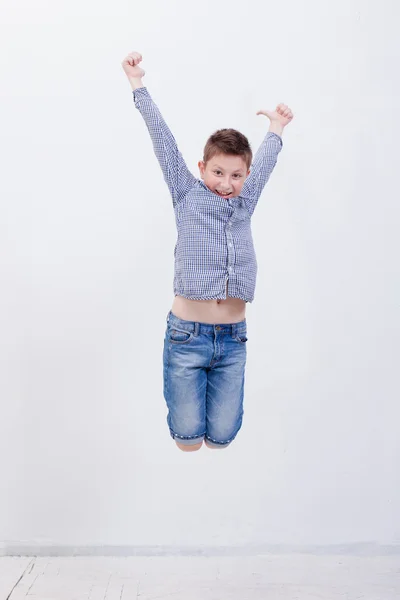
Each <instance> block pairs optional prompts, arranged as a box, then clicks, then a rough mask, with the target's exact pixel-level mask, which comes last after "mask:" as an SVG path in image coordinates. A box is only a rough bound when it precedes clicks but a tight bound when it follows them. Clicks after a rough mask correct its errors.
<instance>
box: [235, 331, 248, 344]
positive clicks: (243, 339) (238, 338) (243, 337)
mask: <svg viewBox="0 0 400 600" xmlns="http://www.w3.org/2000/svg"><path fill="white" fill-rule="evenodd" d="M235 339H236V341H238V342H240V343H241V344H245V343H246V342H247V340H248V338H247V336H246V334H245V333H238V334H237V336H236V338H235Z"/></svg>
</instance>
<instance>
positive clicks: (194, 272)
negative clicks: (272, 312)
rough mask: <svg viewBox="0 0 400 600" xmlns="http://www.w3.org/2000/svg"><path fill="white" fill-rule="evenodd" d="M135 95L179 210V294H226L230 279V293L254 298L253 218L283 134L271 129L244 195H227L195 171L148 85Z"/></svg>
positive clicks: (209, 297)
mask: <svg viewBox="0 0 400 600" xmlns="http://www.w3.org/2000/svg"><path fill="white" fill-rule="evenodd" d="M133 99H134V102H135V106H136V108H137V109H138V110H139V111H140V113H141V115H142V116H143V119H144V121H145V123H146V125H147V128H148V130H149V133H150V137H151V140H152V143H153V147H154V152H155V154H156V157H157V159H158V161H159V163H160V166H161V169H162V172H163V175H164V179H165V182H166V184H167V185H168V188H169V191H170V193H171V196H172V203H173V207H174V210H175V221H176V227H177V230H178V238H177V242H176V245H175V250H174V257H175V268H174V294H175V296H183V297H184V298H189V299H190V300H216V299H226V285H227V284H228V296H231V297H233V298H241V299H242V300H245V301H246V302H252V301H253V299H254V291H255V286H256V276H257V259H256V254H255V251H254V245H253V238H252V234H251V224H250V221H251V216H252V214H253V211H254V209H255V207H256V204H257V201H258V199H259V197H260V195H261V192H262V191H263V188H264V186H265V184H266V183H267V181H268V179H269V176H270V175H271V173H272V171H273V169H274V167H275V164H276V161H277V158H278V154H279V152H280V151H281V149H282V139H281V138H280V136H278V135H276V134H275V133H270V132H269V133H267V134H266V136H265V138H264V141H263V142H262V144H261V146H260V148H259V149H258V151H257V153H256V155H255V157H254V160H253V164H252V166H251V171H250V174H249V176H248V177H247V179H246V180H245V182H244V185H243V188H242V192H241V194H240V196H237V197H234V198H229V199H224V198H222V197H220V196H218V195H217V194H214V193H213V192H212V191H211V190H210V189H209V188H208V187H207V186H206V185H205V183H204V182H203V180H202V179H197V178H196V177H195V176H194V175H192V173H191V172H190V171H189V169H188V168H187V166H186V163H185V161H184V159H183V158H182V155H181V153H180V152H179V150H178V147H177V144H176V141H175V138H174V136H173V135H172V133H171V131H170V130H169V128H168V126H167V124H166V123H165V121H164V119H163V117H162V115H161V113H160V111H159V109H158V107H157V106H156V104H155V103H154V101H153V100H152V98H151V96H150V94H149V92H148V90H147V88H146V87H142V88H138V89H136V90H135V91H134V92H133Z"/></svg>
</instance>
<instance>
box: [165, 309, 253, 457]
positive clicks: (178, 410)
mask: <svg viewBox="0 0 400 600" xmlns="http://www.w3.org/2000/svg"><path fill="white" fill-rule="evenodd" d="M246 336H247V323H246V319H244V320H243V321H240V322H239V323H232V324H221V325H212V324H209V323H198V322H195V321H184V320H182V319H179V318H178V317H176V316H175V315H174V314H173V313H172V312H171V311H170V312H169V313H168V316H167V328H166V331H165V338H164V352H163V363H164V369H163V371H164V398H165V400H166V403H167V407H168V417H167V422H168V426H169V430H170V433H171V436H172V438H173V439H175V440H176V441H177V442H179V443H180V444H184V445H193V444H198V443H200V442H201V441H202V440H203V439H204V438H205V439H206V440H207V442H208V444H209V445H211V446H213V445H215V446H217V447H220V446H226V445H227V444H229V443H230V442H231V441H232V440H233V439H234V438H235V436H236V434H237V432H238V431H239V429H240V427H241V425H242V418H243V392H244V372H245V365H246V353H247V348H246V342H247V337H246Z"/></svg>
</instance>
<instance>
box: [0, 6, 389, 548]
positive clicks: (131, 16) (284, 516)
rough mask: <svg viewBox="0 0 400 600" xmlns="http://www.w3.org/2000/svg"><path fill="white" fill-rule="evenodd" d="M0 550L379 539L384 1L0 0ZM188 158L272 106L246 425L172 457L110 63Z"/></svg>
mask: <svg viewBox="0 0 400 600" xmlns="http://www.w3.org/2000/svg"><path fill="white" fill-rule="evenodd" d="M0 17H1V18H0V22H1V26H0V27H1V28H0V39H1V52H0V61H1V62H0V64H1V77H0V84H1V106H2V108H1V111H0V130H1V142H0V143H1V155H0V159H1V178H0V208H1V214H0V277H1V284H0V285H1V296H0V366H1V371H0V375H1V377H0V409H1V413H0V415H1V416H0V473H1V477H0V486H1V487H0V543H1V544H2V545H3V547H6V546H7V545H8V544H15V545H17V546H18V544H20V545H22V544H26V543H28V544H32V545H37V546H38V547H40V546H41V545H46V544H53V545H58V546H60V547H61V546H66V545H70V544H73V545H74V544H75V545H79V544H82V545H89V546H90V545H93V546H94V545H104V546H107V545H120V546H121V545H128V546H143V545H156V546H160V547H161V546H167V545H168V546H173V547H177V548H180V547H184V546H195V547H198V546H202V545H205V546H243V547H244V548H250V547H251V546H253V545H255V544H261V545H262V544H282V545H300V546H301V545H306V544H320V545H333V544H352V543H357V542H361V543H362V542H375V543H377V544H398V543H399V542H400V510H399V508H400V469H399V459H400V435H399V423H400V408H399V397H400V395H399V388H400V385H399V375H398V367H399V311H398V308H399V291H400V290H399V272H398V260H399V241H398V232H399V212H400V211H399V184H398V175H399V173H398V171H399V167H398V165H399V162H398V158H399V133H400V130H399V108H398V107H399V100H400V99H399V92H400V85H399V75H398V73H399V69H398V65H399V62H398V61H399V54H400V52H399V41H398V7H397V5H396V3H395V1H394V0H393V1H389V0H386V1H382V2H379V3H372V2H361V1H356V0H352V1H349V0H338V1H336V2H327V1H322V2H321V0H318V1H317V0H314V1H312V0H306V1H304V2H295V1H294V0H289V1H287V2H284V3H276V2H273V3H263V2H256V1H255V0H249V1H247V2H238V1H232V0H230V1H221V0H219V1H211V0H203V1H202V2H200V3H189V2H187V1H186V0H185V1H184V0H177V1H174V2H172V1H171V2H162V0H151V1H147V2H142V3H138V2H128V1H127V0H125V1H123V0H115V1H114V2H113V3H111V2H105V1H97V2H94V1H93V0H80V1H79V2H78V1H77V0H70V1H69V2H66V1H59V2H54V1H50V0H48V1H44V0H38V1H37V2H34V3H32V2H29V1H28V0H20V1H19V2H18V3H16V2H14V1H12V0H3V2H2V5H1V14H0ZM133 50H138V51H140V52H141V53H142V54H143V57H144V61H143V67H144V68H145V69H146V72H147V73H146V78H145V83H146V85H147V87H148V89H149V90H150V92H151V93H152V95H153V97H154V99H155V101H156V102H157V104H158V106H159V107H160V109H161V111H162V113H163V115H164V117H165V119H166V120H167V122H168V124H169V125H170V127H171V129H172V131H173V133H174V135H175V137H176V139H177V141H178V143H179V147H180V149H181V151H182V152H183V154H184V156H185V158H186V161H187V163H188V165H189V167H190V168H191V169H192V170H193V172H194V173H195V174H196V175H198V171H197V166H196V165H197V161H198V160H200V159H201V158H202V149H203V146H204V143H205V141H206V139H207V137H208V136H209V135H210V134H211V133H212V132H213V131H214V130H215V129H217V128H221V127H235V128H237V129H239V130H240V131H243V133H245V134H246V135H247V136H248V137H249V139H250V142H251V144H252V146H253V150H254V151H255V150H256V149H257V147H258V145H259V143H260V142H261V140H262V139H263V137H264V135H265V132H266V130H267V128H268V120H267V119H266V118H265V117H261V116H256V114H255V113H256V111H257V110H259V109H260V108H272V109H273V108H275V106H276V105H277V104H278V103H279V102H284V103H286V104H288V105H289V106H290V107H291V108H292V110H293V112H294V114H295V119H294V121H293V122H292V123H291V124H290V125H289V126H288V128H287V130H286V131H285V133H284V136H283V139H284V148H283V151H282V152H281V154H280V155H279V158H278V163H277V166H276V169H275V171H274V173H273V175H272V176H271V179H270V182H269V183H268V185H267V187H266V188H265V191H264V193H263V195H262V197H261V199H260V201H259V205H258V207H257V209H256V211H255V213H254V217H253V236H254V240H255V247H256V252H257V258H258V264H259V274H258V281H257V288H256V298H255V301H254V302H253V303H252V304H251V305H248V312H247V319H248V337H249V346H248V366H247V371H246V394H245V419H244V425H243V429H242V431H241V432H240V434H239V436H238V438H237V440H236V441H235V443H234V444H233V445H232V446H231V447H230V448H229V449H227V450H225V451H222V452H212V451H209V450H207V449H202V450H201V451H200V452H199V453H194V454H184V453H181V452H179V451H178V450H177V449H176V448H175V446H174V443H173V442H172V440H171V439H170V437H169V433H168V429H167V425H166V422H165V417H166V408H165V404H164V399H163V396H162V345H163V336H164V330H165V318H166V315H167V312H168V310H169V309H170V307H171V304H172V300H173V290H172V277H173V246H174V243H175V238H176V231H175V222H174V215H173V210H172V202H171V200H170V198H169V195H168V189H167V187H166V185H165V184H164V181H163V178H162V174H161V171H160V169H159V166H158V164H157V161H156V159H155V157H154V155H153V151H152V146H151V142H150V140H149V138H148V133H147V130H146V127H145V125H144V123H143V121H142V119H141V116H140V114H139V112H138V111H137V110H136V109H135V107H134V104H133V99H132V92H131V89H130V86H129V82H128V80H127V79H126V77H125V74H124V72H123V70H122V67H121V61H122V59H123V58H124V57H125V55H126V54H127V53H128V52H130V51H133Z"/></svg>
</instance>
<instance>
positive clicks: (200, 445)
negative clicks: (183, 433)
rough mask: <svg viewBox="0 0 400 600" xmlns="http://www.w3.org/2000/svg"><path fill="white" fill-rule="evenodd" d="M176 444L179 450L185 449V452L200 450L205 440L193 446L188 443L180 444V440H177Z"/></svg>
mask: <svg viewBox="0 0 400 600" xmlns="http://www.w3.org/2000/svg"><path fill="white" fill-rule="evenodd" d="M175 443H176V445H177V446H178V448H179V450H183V452H196V450H200V448H201V447H202V445H203V442H200V443H199V444H193V445H191V446H188V445H186V444H180V443H179V442H176V441H175Z"/></svg>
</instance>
